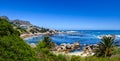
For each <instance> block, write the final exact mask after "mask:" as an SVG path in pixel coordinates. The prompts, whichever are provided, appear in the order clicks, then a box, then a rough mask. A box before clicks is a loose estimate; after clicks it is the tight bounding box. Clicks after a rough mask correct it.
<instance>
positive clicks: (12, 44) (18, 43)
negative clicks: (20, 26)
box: [0, 35, 37, 61]
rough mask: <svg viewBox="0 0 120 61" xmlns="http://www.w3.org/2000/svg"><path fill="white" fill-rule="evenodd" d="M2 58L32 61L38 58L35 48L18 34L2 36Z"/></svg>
mask: <svg viewBox="0 0 120 61" xmlns="http://www.w3.org/2000/svg"><path fill="white" fill-rule="evenodd" d="M0 60H4V61H32V60H37V58H36V56H35V52H34V50H32V48H31V47H30V46H29V45H28V44H27V43H26V42H24V40H22V39H21V38H19V37H18V36H15V35H11V36H4V37H0Z"/></svg>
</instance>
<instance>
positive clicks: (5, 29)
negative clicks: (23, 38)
mask: <svg viewBox="0 0 120 61" xmlns="http://www.w3.org/2000/svg"><path fill="white" fill-rule="evenodd" d="M13 34H14V35H16V36H19V35H20V33H19V32H18V31H17V30H15V29H13V27H12V26H11V24H10V23H9V22H8V21H7V20H6V19H2V18H0V36H9V35H13Z"/></svg>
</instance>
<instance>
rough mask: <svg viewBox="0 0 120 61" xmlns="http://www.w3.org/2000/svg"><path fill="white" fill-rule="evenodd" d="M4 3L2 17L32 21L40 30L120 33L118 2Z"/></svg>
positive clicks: (56, 0) (41, 0)
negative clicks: (116, 31)
mask: <svg viewBox="0 0 120 61" xmlns="http://www.w3.org/2000/svg"><path fill="white" fill-rule="evenodd" d="M1 2H2V3H1V4H0V16H3V15H5V16H8V17H9V18H10V19H11V20H13V19H20V20H25V21H30V22H31V23H32V24H34V25H37V26H41V27H45V28H50V29H58V30H72V29H74V30H120V27H119V26H120V8H119V7H120V4H119V3H120V1H118V0H114V1H113V0H80V1H78V0H45V1H44V0H29V1H28V0H1ZM10 2H11V3H10ZM28 2H29V3H28Z"/></svg>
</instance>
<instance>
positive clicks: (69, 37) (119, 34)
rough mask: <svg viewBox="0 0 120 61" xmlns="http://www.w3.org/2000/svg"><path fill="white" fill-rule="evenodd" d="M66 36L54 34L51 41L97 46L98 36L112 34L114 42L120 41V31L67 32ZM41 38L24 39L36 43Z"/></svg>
mask: <svg viewBox="0 0 120 61" xmlns="http://www.w3.org/2000/svg"><path fill="white" fill-rule="evenodd" d="M66 32H68V34H54V35H52V36H51V39H52V41H53V42H55V43H56V44H58V45H59V44H61V43H74V42H76V41H78V42H80V44H97V43H99V42H100V39H99V38H98V36H101V35H108V34H113V35H116V39H115V40H116V41H120V30H74V31H69V30H67V31H66ZM42 38H43V36H42V35H41V36H39V37H33V38H28V39H25V40H26V41H27V42H28V43H35V44H36V43H38V41H40V40H42ZM119 44H120V42H119Z"/></svg>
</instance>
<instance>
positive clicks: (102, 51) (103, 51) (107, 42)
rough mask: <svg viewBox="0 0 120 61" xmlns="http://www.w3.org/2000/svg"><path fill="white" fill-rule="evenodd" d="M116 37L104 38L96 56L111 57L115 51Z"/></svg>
mask: <svg viewBox="0 0 120 61" xmlns="http://www.w3.org/2000/svg"><path fill="white" fill-rule="evenodd" d="M114 39H115V38H114V37H112V36H104V37H103V38H102V40H101V42H100V43H99V46H98V49H97V50H96V54H95V55H96V56H103V57H106V56H111V55H112V52H113V50H114Z"/></svg>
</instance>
